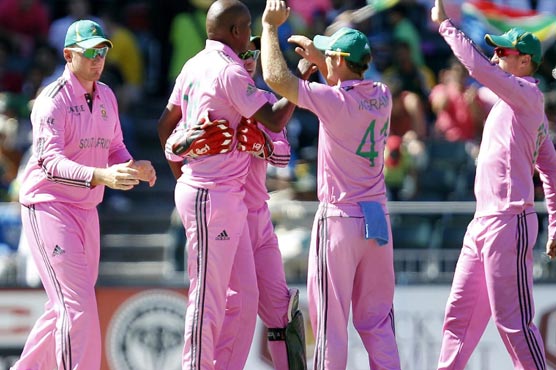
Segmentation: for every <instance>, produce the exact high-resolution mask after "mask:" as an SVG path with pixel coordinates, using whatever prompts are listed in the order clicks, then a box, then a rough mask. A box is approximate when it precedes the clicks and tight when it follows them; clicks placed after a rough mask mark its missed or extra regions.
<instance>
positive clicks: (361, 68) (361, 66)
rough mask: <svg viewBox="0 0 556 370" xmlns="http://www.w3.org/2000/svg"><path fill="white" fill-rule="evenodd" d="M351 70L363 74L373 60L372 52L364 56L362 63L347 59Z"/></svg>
mask: <svg viewBox="0 0 556 370" xmlns="http://www.w3.org/2000/svg"><path fill="white" fill-rule="evenodd" d="M345 61H346V64H347V66H348V68H349V70H350V71H352V72H353V73H357V74H360V75H362V74H363V73H365V71H366V70H367V69H368V68H369V63H370V62H371V54H367V55H365V56H364V57H363V60H362V61H361V63H354V62H350V61H349V60H347V59H346V60H345Z"/></svg>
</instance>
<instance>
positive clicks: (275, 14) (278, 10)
mask: <svg viewBox="0 0 556 370" xmlns="http://www.w3.org/2000/svg"><path fill="white" fill-rule="evenodd" d="M289 16H290V7H289V6H287V5H286V2H285V1H283V0H267V1H266V7H265V9H264V13H263V17H262V22H263V25H265V24H267V25H270V26H275V27H278V26H280V25H281V24H283V23H284V22H286V20H287V19H288V17H289Z"/></svg>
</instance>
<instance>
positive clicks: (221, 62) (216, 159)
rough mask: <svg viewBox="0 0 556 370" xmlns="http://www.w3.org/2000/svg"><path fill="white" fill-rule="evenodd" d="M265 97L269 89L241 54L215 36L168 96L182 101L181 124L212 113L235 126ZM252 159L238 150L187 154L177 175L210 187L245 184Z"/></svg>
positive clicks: (183, 73)
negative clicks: (251, 73) (250, 70)
mask: <svg viewBox="0 0 556 370" xmlns="http://www.w3.org/2000/svg"><path fill="white" fill-rule="evenodd" d="M266 102H267V98H266V96H265V93H264V92H263V91H262V90H259V89H258V88H256V87H255V83H254V82H253V79H252V78H251V76H249V74H248V73H247V71H246V70H245V67H244V66H243V62H242V60H241V59H239V57H238V56H237V55H236V54H235V53H234V52H233V50H232V49H231V48H230V47H229V46H227V45H225V44H223V43H220V42H218V41H214V40H207V42H206V47H205V49H204V50H202V51H201V52H199V53H198V54H197V55H196V56H195V57H193V58H191V59H189V60H188V61H187V63H186V64H185V65H184V67H183V69H182V70H181V72H180V74H179V76H178V77H177V79H176V83H175V85H174V90H173V91H172V94H171V96H170V99H169V103H171V104H173V105H178V106H181V111H182V121H181V122H180V125H182V124H183V125H187V127H190V126H191V125H195V124H196V123H197V122H198V121H199V119H200V118H201V117H203V116H205V115H206V114H207V113H208V114H209V118H210V119H211V120H212V119H225V120H227V121H228V122H229V123H230V126H231V127H232V128H233V129H234V130H235V129H236V128H237V126H238V124H239V122H240V120H241V117H242V116H243V117H247V118H250V117H252V116H253V114H255V113H256V112H257V111H258V110H259V109H260V108H261V107H262V106H263V105H264V104H265V103H266ZM234 140H236V139H235V138H234ZM235 146H236V145H235V144H233V147H234V148H235ZM250 160H251V158H250V155H249V154H247V153H245V152H239V151H237V150H232V151H231V152H229V153H226V154H218V155H212V156H201V157H199V158H196V159H192V160H189V159H188V160H187V162H186V163H185V164H184V166H183V167H182V172H183V174H184V176H181V178H180V179H179V180H178V181H180V182H184V183H187V184H189V185H191V186H197V187H205V188H210V187H213V186H215V185H216V184H218V185H222V184H230V185H233V186H237V185H242V184H243V183H244V182H245V176H246V175H247V172H248V169H249V164H250Z"/></svg>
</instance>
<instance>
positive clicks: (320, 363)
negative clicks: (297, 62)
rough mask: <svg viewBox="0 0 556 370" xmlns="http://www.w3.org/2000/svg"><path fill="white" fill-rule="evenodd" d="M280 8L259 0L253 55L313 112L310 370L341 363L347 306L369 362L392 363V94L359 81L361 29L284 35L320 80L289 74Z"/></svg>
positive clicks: (364, 63)
mask: <svg viewBox="0 0 556 370" xmlns="http://www.w3.org/2000/svg"><path fill="white" fill-rule="evenodd" d="M289 11H290V10H289V8H288V7H287V6H286V3H285V1H279V0H268V1H267V3H266V9H265V11H264V14H263V18H262V22H263V32H262V36H261V62H262V69H263V77H264V79H265V82H266V83H267V84H268V85H269V87H270V88H272V90H274V91H275V92H276V93H278V94H280V95H282V96H284V97H285V98H287V99H288V100H289V101H291V102H293V103H295V104H297V105H298V106H299V107H301V108H305V109H309V110H310V111H312V112H313V113H314V114H316V115H317V117H318V118H319V141H318V162H317V164H318V167H317V173H318V178H317V192H318V198H319V202H320V205H319V209H318V211H317V214H316V216H315V221H314V225H313V233H312V237H311V247H310V252H309V271H308V274H309V276H308V295H309V313H310V317H311V325H312V328H313V332H314V334H315V341H316V348H315V357H314V361H313V363H314V369H319V370H321V369H345V368H346V364H347V353H348V330H347V325H348V320H349V315H350V307H351V308H352V310H353V323H354V326H355V328H356V330H357V331H358V333H359V335H360V337H361V339H362V341H363V344H364V346H365V348H366V350H367V352H368V356H369V357H368V361H369V367H370V368H373V369H390V370H395V369H399V368H400V360H399V355H398V349H397V344H396V340H395V335H394V316H393V298H394V267H393V250H392V235H391V229H390V222H389V216H388V213H387V209H386V187H385V184H384V175H383V167H384V163H383V162H384V153H383V152H384V146H385V143H386V138H387V136H388V133H389V129H390V114H391V109H392V96H391V94H390V91H389V89H388V87H387V86H385V85H384V84H382V83H380V82H375V81H371V80H364V79H363V73H364V71H365V70H366V69H367V68H368V64H369V62H370V61H371V49H370V46H369V43H368V40H367V37H366V36H365V35H364V34H363V33H361V32H359V31H356V30H354V29H351V28H347V27H346V28H341V29H340V30H338V31H337V32H336V33H334V34H333V35H332V36H330V37H325V36H321V35H318V36H315V38H314V40H313V41H311V40H310V39H308V38H307V37H304V36H291V37H290V39H289V41H290V42H293V43H295V44H297V45H298V46H297V47H296V52H297V53H298V54H300V55H301V56H302V57H303V58H305V59H307V60H308V61H309V62H311V63H313V64H315V65H316V66H317V67H318V69H319V70H320V72H321V73H322V74H323V76H324V77H325V78H326V81H327V84H320V83H314V82H307V81H303V80H301V79H298V78H297V77H295V76H294V75H293V74H291V73H290V72H289V71H288V69H287V65H286V62H285V60H284V56H283V55H282V52H281V51H280V47H279V42H278V27H279V26H280V25H281V24H282V23H284V22H285V21H286V19H287V18H288V15H289Z"/></svg>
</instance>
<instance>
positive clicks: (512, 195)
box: [431, 0, 556, 370]
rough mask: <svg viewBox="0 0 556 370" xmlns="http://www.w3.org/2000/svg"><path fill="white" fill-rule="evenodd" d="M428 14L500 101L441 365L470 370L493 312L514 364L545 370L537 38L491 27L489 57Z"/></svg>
mask: <svg viewBox="0 0 556 370" xmlns="http://www.w3.org/2000/svg"><path fill="white" fill-rule="evenodd" d="M431 19H432V20H433V21H434V22H436V23H437V24H439V25H440V27H439V32H440V35H441V36H442V37H443V38H444V39H445V40H446V42H447V43H448V45H449V46H450V48H451V49H452V51H453V52H454V54H455V56H456V57H457V58H458V59H459V60H460V61H461V62H462V64H463V65H464V66H465V67H466V68H467V69H468V70H469V73H470V75H471V77H473V78H475V79H476V80H477V81H479V82H480V83H481V84H483V85H485V86H486V87H488V88H489V89H491V90H492V91H493V92H494V93H495V94H496V95H497V96H498V101H497V102H496V104H495V105H494V106H493V107H492V109H491V111H490V113H489V115H488V117H487V119H486V122H485V124H484V130H483V137H482V141H481V147H480V152H479V156H478V159H477V174H476V178H475V197H476V198H477V208H476V211H475V215H474V218H473V220H472V221H471V223H470V224H469V226H468V228H467V232H466V234H465V237H464V239H463V247H462V250H461V254H460V256H459V260H458V263H457V266H456V271H455V274H454V280H453V282H452V289H451V292H450V296H449V298H448V302H447V304H446V313H445V319H444V326H443V329H442V331H443V333H442V347H441V351H440V358H439V361H438V369H453V370H456V369H464V368H465V365H466V364H467V361H468V360H469V357H470V356H471V354H472V352H473V350H474V349H475V347H476V346H477V343H478V342H479V339H480V338H481V335H482V334H483V332H484V330H485V327H486V325H487V323H488V321H489V319H490V318H491V317H492V318H493V319H494V323H495V324H496V327H497V328H498V332H499V333H500V337H501V338H502V341H503V342H504V345H505V346H506V349H507V350H508V354H509V355H510V357H511V359H512V363H513V366H514V368H515V369H527V370H531V369H537V370H541V369H546V360H545V352H544V345H543V342H542V339H541V335H540V334H539V330H538V329H537V327H536V326H535V324H534V322H533V318H534V315H535V307H534V303H533V291H532V290H533V246H534V245H535V241H536V239H537V234H538V221H537V215H536V213H535V209H534V199H533V194H534V190H533V174H534V171H535V169H537V170H538V171H539V174H540V179H541V180H542V182H543V188H544V193H545V196H546V205H547V207H548V217H549V225H548V241H547V245H546V252H547V254H548V255H549V256H550V257H554V255H555V253H556V249H555V248H556V241H555V240H556V235H555V234H556V187H555V186H556V151H555V150H554V144H553V143H552V142H551V140H550V137H549V135H548V120H547V118H546V116H545V113H544V97H543V94H542V92H541V91H540V90H539V87H538V81H536V80H535V78H533V74H534V73H535V71H536V70H537V68H538V66H539V64H540V63H541V62H542V53H541V44H540V41H539V40H538V38H537V37H536V36H534V35H533V34H532V33H530V32H525V31H523V30H521V29H519V28H512V29H510V30H508V31H507V32H506V33H504V34H503V35H499V36H498V35H486V36H485V39H486V41H487V43H488V44H490V45H491V46H494V54H493V56H492V57H491V58H490V59H489V58H488V57H486V56H485V55H484V54H483V53H482V52H480V51H479V50H477V48H476V46H475V45H474V44H473V43H472V42H471V41H470V39H469V38H468V37H467V36H466V35H465V34H463V33H462V32H461V31H460V30H459V29H458V28H456V26H455V25H454V24H453V23H452V21H451V20H450V19H449V18H448V17H447V15H446V12H445V10H444V4H443V2H442V0H436V1H435V5H434V7H433V8H432V10H431Z"/></svg>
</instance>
